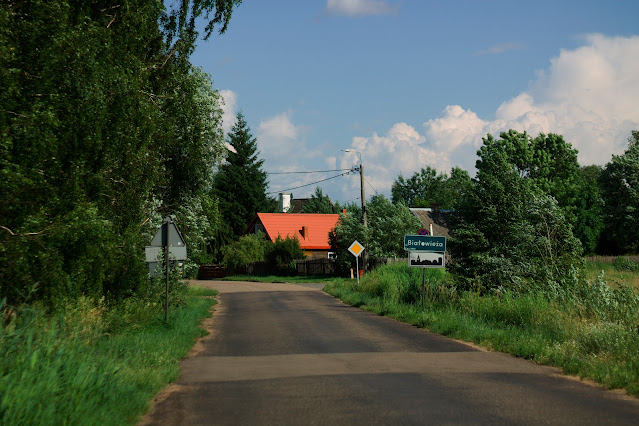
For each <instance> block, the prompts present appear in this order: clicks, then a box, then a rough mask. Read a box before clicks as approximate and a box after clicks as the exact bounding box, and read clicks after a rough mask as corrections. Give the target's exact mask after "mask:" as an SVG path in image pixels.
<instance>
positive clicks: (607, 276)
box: [585, 260, 639, 290]
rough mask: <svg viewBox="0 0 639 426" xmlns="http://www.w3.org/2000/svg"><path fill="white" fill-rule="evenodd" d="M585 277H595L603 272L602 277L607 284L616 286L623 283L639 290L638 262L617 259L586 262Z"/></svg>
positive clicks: (592, 278) (591, 278)
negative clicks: (613, 260)
mask: <svg viewBox="0 0 639 426" xmlns="http://www.w3.org/2000/svg"><path fill="white" fill-rule="evenodd" d="M585 273H586V278H587V279H590V280H594V279H596V278H597V277H598V276H599V275H601V274H602V273H603V279H604V280H605V281H607V282H608V284H609V285H611V286H614V287H617V286H619V285H622V284H625V285H628V286H630V287H633V288H635V289H638V290H639V264H637V263H635V262H632V261H628V260H626V261H624V260H618V261H616V262H614V263H609V262H590V261H587V262H586V268H585Z"/></svg>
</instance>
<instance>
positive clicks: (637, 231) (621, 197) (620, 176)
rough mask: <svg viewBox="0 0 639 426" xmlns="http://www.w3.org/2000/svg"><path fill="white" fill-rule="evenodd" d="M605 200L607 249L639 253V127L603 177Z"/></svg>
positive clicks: (611, 252)
mask: <svg viewBox="0 0 639 426" xmlns="http://www.w3.org/2000/svg"><path fill="white" fill-rule="evenodd" d="M600 184H601V190H602V197H603V200H604V206H605V207H604V223H605V224H606V225H605V231H604V232H603V235H604V237H605V239H604V250H605V251H606V252H608V253H610V254H626V253H639V131H633V132H632V136H631V137H630V138H629V139H628V148H627V149H626V151H625V152H624V153H623V155H613V157H612V160H611V161H610V162H609V163H608V164H606V166H605V168H604V170H603V172H602V173H601V177H600Z"/></svg>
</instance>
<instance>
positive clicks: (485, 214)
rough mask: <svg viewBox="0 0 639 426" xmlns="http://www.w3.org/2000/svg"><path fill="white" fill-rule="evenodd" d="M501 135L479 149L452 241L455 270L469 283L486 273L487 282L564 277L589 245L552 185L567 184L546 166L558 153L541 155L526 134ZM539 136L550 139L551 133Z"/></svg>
mask: <svg viewBox="0 0 639 426" xmlns="http://www.w3.org/2000/svg"><path fill="white" fill-rule="evenodd" d="M500 136H501V139H498V140H496V139H494V138H493V137H492V136H491V135H488V136H487V137H486V138H484V139H483V142H484V143H483V146H482V147H481V149H480V150H479V151H478V152H477V155H478V157H479V159H478V160H477V164H476V167H477V176H476V177H475V179H474V185H473V187H472V189H471V190H470V191H469V192H468V194H467V196H466V197H465V198H464V200H463V201H462V203H461V205H460V209H459V216H460V220H461V224H460V225H459V226H458V227H457V228H456V229H455V238H454V239H453V241H451V245H450V247H451V253H452V256H453V259H454V263H452V264H451V265H450V266H451V269H452V270H453V271H454V272H455V273H456V274H457V276H458V277H459V278H460V279H461V280H462V281H463V282H464V281H465V282H466V283H470V282H471V281H472V280H476V279H478V278H479V280H480V281H479V282H480V283H482V284H483V286H484V288H496V287H504V288H509V287H514V286H526V285H529V284H531V283H536V282H538V283H540V284H541V283H549V285H550V284H551V283H557V282H561V280H563V279H565V278H566V274H568V271H569V266H570V265H573V264H575V265H576V264H577V260H578V258H579V256H580V254H581V250H582V249H581V244H580V243H579V240H577V239H576V238H575V237H574V236H573V234H572V227H571V225H570V223H569V221H568V219H567V218H566V216H565V214H564V210H563V209H562V208H561V207H560V205H559V203H558V202H557V200H556V199H555V198H554V197H553V196H552V194H550V193H548V192H546V191H544V188H547V190H549V191H550V190H552V189H553V188H563V186H562V184H560V183H556V182H554V180H553V176H552V172H551V171H550V168H547V167H545V165H546V163H547V162H548V161H549V160H550V159H552V158H553V157H552V156H548V155H547V153H543V156H542V155H541V154H539V155H538V156H542V158H545V159H546V160H545V161H544V160H540V159H537V158H536V157H535V155H534V150H533V149H532V147H533V140H532V139H531V138H530V137H529V136H528V135H527V134H526V133H523V134H520V133H517V132H514V131H512V130H511V131H510V132H508V133H502V134H501V135H500ZM537 140H538V141H539V143H540V144H545V143H546V137H545V136H544V135H540V136H539V138H538V139H537ZM561 152H564V153H565V152H568V156H569V157H572V154H571V153H570V152H569V150H561ZM557 173H559V172H557Z"/></svg>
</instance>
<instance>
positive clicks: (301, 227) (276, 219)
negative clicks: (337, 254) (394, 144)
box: [244, 213, 339, 258]
mask: <svg viewBox="0 0 639 426" xmlns="http://www.w3.org/2000/svg"><path fill="white" fill-rule="evenodd" d="M338 220H339V215H338V214H320V213H257V214H256V215H255V217H253V220H252V221H251V223H250V225H249V226H248V228H247V229H246V231H244V233H245V234H256V233H258V232H260V231H261V232H264V233H265V234H266V236H267V238H268V239H269V240H270V241H275V240H276V239H277V237H278V236H280V237H281V238H286V237H291V238H297V239H298V240H299V242H300V247H301V248H302V250H304V253H305V254H306V256H307V257H308V258H327V257H328V253H329V251H330V250H331V245H330V243H329V242H328V233H329V232H330V231H331V230H332V229H333V228H335V225H337V221H338Z"/></svg>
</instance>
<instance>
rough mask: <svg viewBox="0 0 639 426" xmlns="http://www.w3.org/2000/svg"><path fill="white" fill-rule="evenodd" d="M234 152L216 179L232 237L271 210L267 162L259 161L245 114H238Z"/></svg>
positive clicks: (216, 192) (215, 186)
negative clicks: (268, 193)
mask: <svg viewBox="0 0 639 426" xmlns="http://www.w3.org/2000/svg"><path fill="white" fill-rule="evenodd" d="M228 143H229V144H230V145H231V146H232V147H233V150H234V151H235V152H233V151H229V152H228V153H227V157H226V162H224V163H222V164H221V165H220V167H219V169H218V171H217V173H216V174H215V177H214V180H213V194H214V195H215V196H216V197H217V198H218V199H219V207H220V212H221V213H222V218H223V219H224V224H225V226H226V227H227V233H228V235H227V236H226V238H228V239H231V236H232V235H234V236H239V235H242V233H243V232H244V229H245V228H246V227H247V226H248V224H249V222H250V221H251V219H253V216H254V215H255V214H256V213H258V212H261V211H268V210H270V200H269V199H268V198H267V196H266V187H267V185H268V182H267V181H266V172H264V171H263V170H262V165H263V164H264V160H260V159H258V157H259V151H258V150H257V140H256V139H255V138H254V137H253V135H252V134H251V129H250V128H249V126H248V124H247V122H246V120H245V119H244V115H242V113H241V112H238V113H237V121H236V123H235V125H234V126H233V128H232V129H231V132H230V133H229V134H228Z"/></svg>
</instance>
